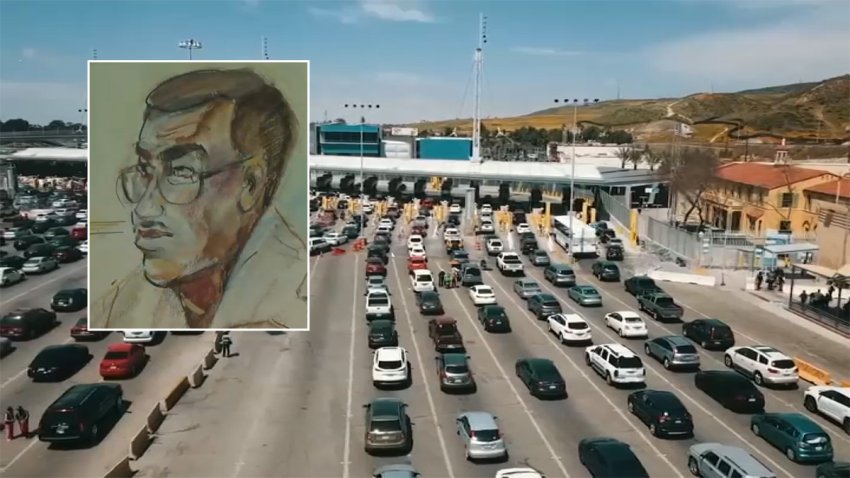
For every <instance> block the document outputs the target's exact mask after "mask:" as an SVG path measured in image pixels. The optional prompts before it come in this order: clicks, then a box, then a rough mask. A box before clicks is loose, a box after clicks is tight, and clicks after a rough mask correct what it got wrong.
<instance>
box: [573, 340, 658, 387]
mask: <svg viewBox="0 0 850 478" xmlns="http://www.w3.org/2000/svg"><path fill="white" fill-rule="evenodd" d="M584 361H585V363H587V365H588V366H590V367H592V368H593V370H596V373H598V374H599V375H601V376H603V377H605V381H606V382H608V385H614V384H624V383H644V382H645V381H646V369H644V368H643V362H642V361H641V359H640V357H638V356H637V355H636V354H635V353H634V352H632V351H631V350H629V348H628V347H626V346H623V345H620V344H604V345H593V346H590V347H588V348H586V349H585V354H584Z"/></svg>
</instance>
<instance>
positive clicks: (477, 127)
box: [472, 13, 487, 163]
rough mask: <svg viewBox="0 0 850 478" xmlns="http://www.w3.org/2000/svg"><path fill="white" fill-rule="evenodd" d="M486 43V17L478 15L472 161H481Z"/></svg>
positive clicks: (481, 14)
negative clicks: (482, 87)
mask: <svg viewBox="0 0 850 478" xmlns="http://www.w3.org/2000/svg"><path fill="white" fill-rule="evenodd" d="M486 44H487V17H485V16H484V14H483V13H480V14H479V15H478V48H476V49H475V110H474V112H473V116H472V162H476V163H477V162H480V161H481V76H482V73H483V71H482V70H483V68H484V45H486Z"/></svg>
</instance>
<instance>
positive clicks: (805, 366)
mask: <svg viewBox="0 0 850 478" xmlns="http://www.w3.org/2000/svg"><path fill="white" fill-rule="evenodd" d="M794 363H796V364H797V371H798V373H799V375H800V378H801V379H803V380H805V381H806V382H809V383H811V384H814V385H829V384H831V383H833V381H832V374H831V373H829V372H828V371H826V370H824V369H822V368H820V367H817V366H815V365H814V364H812V363H810V362H806V361H805V360H801V359H800V358H798V357H794Z"/></svg>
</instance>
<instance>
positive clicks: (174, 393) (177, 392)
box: [161, 377, 190, 412]
mask: <svg viewBox="0 0 850 478" xmlns="http://www.w3.org/2000/svg"><path fill="white" fill-rule="evenodd" d="M189 387H190V385H189V378H188V377H183V378H181V379H180V381H179V382H178V383H177V385H175V386H174V388H173V389H172V390H171V391H170V392H169V393H168V395H166V396H165V398H164V399H162V402H161V405H162V411H163V412H167V411H169V410H171V409H172V408H174V405H176V404H177V402H178V401H179V400H180V398H182V397H183V395H184V394H185V393H186V391H187V390H189Z"/></svg>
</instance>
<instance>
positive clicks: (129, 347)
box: [100, 342, 147, 378]
mask: <svg viewBox="0 0 850 478" xmlns="http://www.w3.org/2000/svg"><path fill="white" fill-rule="evenodd" d="M146 359H147V355H146V354H145V348H144V347H143V346H141V345H139V344H125V343H123V342H122V343H117V344H112V345H110V346H109V348H108V349H107V350H106V355H104V356H103V360H101V361H100V376H101V377H103V378H132V377H135V376H136V374H138V373H139V371H140V370H142V367H144V365H145V360H146Z"/></svg>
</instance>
